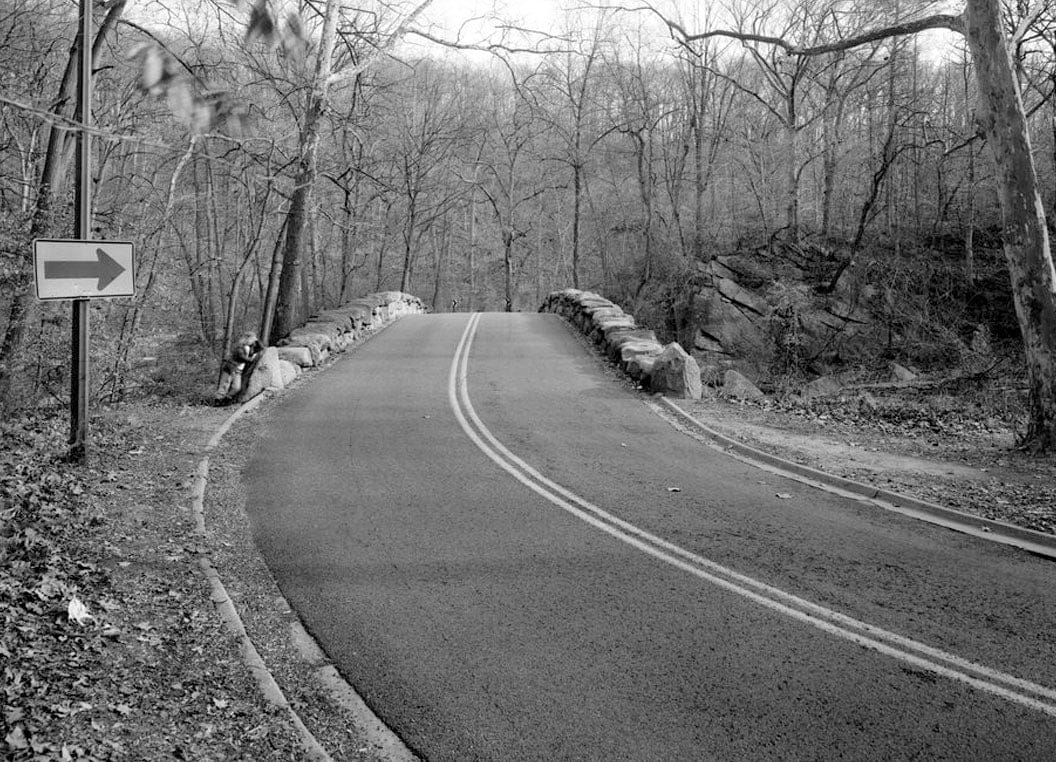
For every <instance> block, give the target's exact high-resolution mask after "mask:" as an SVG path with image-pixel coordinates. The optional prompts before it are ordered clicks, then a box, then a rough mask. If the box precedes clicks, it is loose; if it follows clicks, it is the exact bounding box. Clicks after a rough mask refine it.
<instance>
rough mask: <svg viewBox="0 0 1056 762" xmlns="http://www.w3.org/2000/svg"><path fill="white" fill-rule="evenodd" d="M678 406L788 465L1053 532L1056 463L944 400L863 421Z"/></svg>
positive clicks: (845, 406)
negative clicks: (1022, 447)
mask: <svg viewBox="0 0 1056 762" xmlns="http://www.w3.org/2000/svg"><path fill="white" fill-rule="evenodd" d="M681 404H682V407H683V409H684V410H686V411H687V412H689V413H690V414H692V415H694V416H695V417H697V418H698V419H700V420H701V421H702V422H704V423H706V424H707V425H708V426H710V427H711V428H713V429H715V430H716V431H719V432H720V433H722V434H725V435H727V436H730V437H733V438H735V439H738V440H740V441H742V442H745V443H746V444H750V445H752V446H753V447H756V448H758V449H761V450H763V451H765V452H769V453H772V454H774V455H778V456H780V457H783V458H786V459H788V460H791V461H794V462H797V463H801V464H803V465H806V466H811V467H813V468H817V469H820V470H822V471H825V472H828V473H831V474H834V475H836V476H842V477H845V478H848V479H853V480H855V481H859V482H863V483H866V484H870V485H873V486H876V487H882V488H884V489H888V490H892V491H895V492H901V493H904V494H906V495H909V496H911V497H916V498H919V499H921V500H926V501H928V502H932V503H937V504H939V505H942V506H945V507H948V508H954V509H956V510H959V511H964V512H966V513H970V514H973V515H976V516H982V517H985V518H988V519H995V520H998V521H1005V522H1008V523H1010V524H1016V525H1018V526H1022V527H1026V528H1028V529H1033V530H1035V531H1039V532H1047V533H1049V534H1053V533H1056V457H1054V456H1052V455H1049V456H1037V455H1031V454H1029V453H1025V452H1022V451H1019V450H1017V449H1015V447H1014V439H1015V437H1014V434H1013V432H1012V430H1011V429H1010V428H1008V427H1007V426H1004V425H1001V424H1000V423H998V422H995V421H993V420H989V421H987V420H984V421H983V422H980V419H979V418H978V417H965V416H964V415H963V414H961V413H959V412H958V411H956V410H955V409H954V410H951V409H950V406H949V404H948V403H946V402H944V401H942V402H940V403H939V404H937V405H936V404H924V405H921V404H919V403H915V404H913V405H909V406H906V405H904V404H901V403H900V402H898V401H895V402H889V404H888V406H887V407H888V410H889V411H893V410H895V409H897V410H898V414H897V415H891V414H889V415H883V414H881V415H877V414H876V411H875V410H873V409H870V410H869V411H868V412H867V413H866V414H864V415H863V413H862V410H861V406H860V404H859V402H858V400H857V399H855V398H849V399H844V400H839V399H837V400H834V401H829V402H826V403H822V404H820V405H816V404H811V405H797V404H791V405H787V404H786V405H779V404H776V403H773V402H772V401H763V402H757V403H746V402H739V401H732V400H726V399H723V398H721V397H719V396H717V395H714V394H711V395H706V397H705V398H704V399H703V400H701V401H699V402H691V401H682V403H681ZM907 410H909V411H912V412H911V413H908V414H907V412H906V411H907ZM921 411H924V412H923V414H920V413H921ZM892 418H901V419H902V420H897V421H892V420H891V419H892Z"/></svg>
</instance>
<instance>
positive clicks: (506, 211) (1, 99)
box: [0, 0, 1056, 446]
mask: <svg viewBox="0 0 1056 762" xmlns="http://www.w3.org/2000/svg"><path fill="white" fill-rule="evenodd" d="M426 5H427V6H428V4H426ZM685 5H690V4H685ZM693 5H696V4H693ZM701 8H703V4H701ZM715 8H716V9H715V11H714V13H713V15H712V16H711V17H707V16H704V15H701V14H702V13H703V11H701V12H700V13H698V14H697V15H693V14H691V13H689V12H688V11H687V10H686V9H685V8H683V9H681V11H680V10H679V9H678V8H675V7H669V6H660V5H657V6H656V7H655V8H649V7H645V6H644V5H643V6H641V7H638V5H637V4H635V7H634V8H632V7H631V6H630V5H628V6H626V7H622V8H621V7H616V6H612V7H605V8H601V7H592V8H580V9H579V10H577V11H575V12H571V11H570V12H568V13H565V14H564V15H561V16H559V17H555V19H554V20H553V23H552V25H551V26H550V27H549V28H547V29H545V30H539V29H534V30H533V29H526V28H524V26H523V25H518V24H517V23H516V22H513V21H511V22H510V23H508V24H507V25H505V26H504V27H501V28H500V30H499V31H498V32H496V33H495V35H494V36H493V37H492V38H491V39H490V41H489V42H486V43H480V42H477V41H476V40H471V39H469V37H468V36H467V35H463V36H461V37H460V36H459V35H458V33H457V31H456V32H452V31H450V29H447V28H439V27H436V26H430V25H429V22H428V11H429V8H428V7H425V8H422V7H417V6H414V5H411V4H407V5H400V4H399V3H385V2H379V3H376V4H374V5H373V6H372V7H371V8H369V9H363V8H359V7H357V8H353V6H352V5H351V4H342V3H340V2H338V1H337V0H329V1H324V0H317V1H314V0H311V1H307V2H300V3H299V4H298V3H294V4H291V5H290V6H289V7H284V8H282V9H278V8H275V7H273V6H271V5H269V4H266V3H264V2H260V3H257V4H256V5H248V4H243V5H235V4H232V3H229V2H221V0H201V2H180V0H164V2H159V3H151V4H147V3H140V2H136V1H135V0H129V2H125V0H107V2H105V3H96V10H95V13H96V25H95V28H96V38H95V40H94V41H93V45H94V47H93V50H94V72H95V100H94V120H95V140H94V154H93V157H94V181H95V188H94V191H95V196H94V208H93V220H92V229H93V231H94V233H95V237H97V238H99V239H110V240H129V241H132V242H134V243H135V246H136V251H137V266H138V272H137V291H138V293H137V296H136V298H135V299H124V300H115V301H112V302H110V301H99V302H93V309H92V319H93V335H92V342H93V343H92V356H93V363H94V366H93V371H94V375H93V397H94V398H95V399H98V400H120V399H122V398H125V397H127V396H129V395H140V394H147V393H151V394H154V393H163V394H164V393H173V392H175V391H180V392H181V393H185V392H186V389H187V388H189V387H193V386H194V385H195V384H198V385H200V386H202V387H203V388H204V386H205V385H208V383H209V382H210V381H211V379H212V375H213V374H214V373H215V369H216V364H217V361H218V360H219V358H220V357H222V356H223V354H224V352H225V348H226V347H228V346H229V345H230V342H231V337H232V334H233V333H237V332H239V331H241V330H245V329H247V328H249V329H253V330H258V331H260V332H261V333H262V334H263V335H264V336H265V337H269V336H270V337H271V338H272V339H277V338H281V336H282V335H284V333H285V332H286V331H288V330H289V328H290V327H292V326H294V325H296V324H297V323H298V321H302V320H303V319H304V318H305V316H307V315H308V314H309V313H310V312H312V311H314V310H318V309H322V308H325V307H327V306H331V305H333V304H336V303H339V302H340V301H342V300H344V299H348V298H351V297H353V296H356V295H358V294H361V293H364V292H367V291H375V290H402V291H408V292H411V293H414V294H416V295H418V296H420V297H421V298H422V299H423V300H425V301H426V303H428V304H430V305H431V307H432V309H433V310H434V311H447V310H450V309H457V310H504V309H513V310H535V309H536V308H537V307H538V305H539V303H540V302H541V300H542V298H543V297H544V296H545V294H546V293H548V292H549V291H550V290H553V289H558V288H566V287H572V286H575V287H578V288H583V289H590V290H595V291H598V292H600V293H603V294H604V295H606V296H608V297H609V298H611V299H614V300H616V301H617V302H619V303H620V304H622V305H624V306H625V307H626V308H627V309H628V311H630V312H633V313H635V314H636V315H638V316H639V317H640V319H642V320H643V321H644V322H647V323H648V324H649V325H650V327H653V328H654V329H656V330H657V331H658V332H660V333H662V334H664V335H665V336H666V337H667V338H669V339H684V336H685V335H686V331H687V326H686V321H687V320H688V319H689V318H688V317H687V315H688V314H689V313H690V312H691V310H688V308H687V305H689V304H692V301H693V299H694V297H695V296H696V295H697V294H698V293H699V292H701V291H702V290H703V289H706V288H708V287H709V286H710V284H709V282H708V281H709V278H710V271H709V269H708V263H710V262H711V261H712V260H714V259H715V258H717V257H723V258H726V257H736V258H737V261H738V262H739V263H740V266H741V272H742V274H743V273H744V272H745V271H746V269H747V270H748V271H750V270H751V269H752V266H753V264H752V263H755V264H757V265H758V266H759V268H760V270H759V272H760V273H762V272H763V271H764V270H765V273H766V275H765V276H764V275H762V274H760V275H759V277H758V278H756V279H755V280H754V281H753V279H752V277H751V276H750V274H749V276H748V277H747V282H745V281H742V283H741V285H742V286H745V287H746V288H754V289H756V291H757V292H758V293H760V294H762V295H764V296H765V298H767V299H768V300H769V302H770V303H771V305H772V306H774V308H775V312H774V314H775V315H778V316H781V315H782V314H784V315H786V316H787V313H788V310H789V309H792V308H794V307H795V306H796V305H797V304H799V303H806V302H809V301H810V300H811V299H813V298H815V297H816V296H817V295H826V294H833V293H838V292H839V291H840V289H851V290H854V291H855V293H861V292H862V290H861V288H857V287H856V288H855V289H852V287H851V285H848V284H858V285H859V286H860V285H862V284H868V286H869V288H868V304H865V303H864V302H863V303H862V305H860V306H862V307H863V308H867V309H868V312H869V315H870V320H872V321H875V322H876V323H877V324H878V325H881V326H883V329H884V330H883V332H882V333H883V336H884V341H883V342H882V343H880V344H879V345H877V346H876V347H875V348H874V350H875V351H874V352H873V354H874V355H875V357H876V358H877V359H881V358H882V359H897V360H900V361H903V362H907V363H912V364H914V365H916V366H917V367H920V368H921V369H923V370H935V369H945V370H949V371H951V372H953V371H956V370H958V369H971V370H973V372H978V371H979V370H986V369H987V368H990V367H997V365H996V364H997V363H999V361H1000V359H1001V358H1002V357H1005V358H1012V359H1011V360H1009V364H1006V365H1004V366H1001V368H1002V369H1003V371H1004V372H1005V373H1007V374H1009V375H1010V376H1011V377H1012V378H1013V379H1017V378H1018V382H1019V383H1021V384H1022V385H1023V388H1024V389H1025V390H1026V392H1025V399H1026V400H1027V401H1026V403H1025V404H1026V405H1027V406H1028V407H1029V408H1030V411H1031V416H1032V421H1033V425H1032V428H1031V433H1032V435H1033V436H1034V438H1035V439H1036V440H1038V441H1039V442H1040V443H1041V444H1042V446H1045V445H1051V443H1052V441H1053V432H1056V384H1054V381H1053V376H1054V375H1056V317H1054V314H1056V313H1054V310H1056V306H1054V301H1056V296H1054V293H1053V270H1052V257H1051V251H1050V248H1049V241H1048V237H1047V233H1046V213H1047V214H1048V217H1049V219H1051V218H1052V215H1053V213H1054V204H1056V182H1054V180H1056V99H1054V98H1053V92H1054V89H1056V16H1054V14H1053V9H1052V7H1051V6H1049V5H1046V4H1045V3H1043V2H1041V1H1040V0H1033V2H1027V1H1024V2H1018V3H1014V4H1013V3H1005V4H1004V5H1002V6H1000V7H999V6H998V5H997V4H996V2H992V1H991V0H972V2H969V4H968V6H967V7H966V8H964V9H960V8H953V9H952V11H950V10H949V9H943V8H938V7H932V6H925V5H921V4H919V3H907V2H905V0H876V1H875V2H867V3H860V2H856V3H853V4H852V3H848V2H840V1H832V0H810V1H809V2H805V3H796V4H789V5H786V4H784V3H781V2H774V1H773V0H746V1H745V2H739V3H733V4H730V5H729V6H724V7H723V8H722V10H721V11H719V10H718V6H715ZM940 11H943V12H948V13H954V14H956V13H960V15H943V13H940ZM991 12H992V13H991ZM988 13H991V16H992V18H991V16H987V14H988ZM991 21H992V23H990V22H991ZM918 22H919V23H918ZM492 23H498V22H492ZM77 27H78V24H77V8H76V3H74V2H71V0H0V77H2V79H0V268H2V270H0V272H2V278H3V291H2V295H0V329H2V330H3V343H2V346H0V352H2V356H0V365H2V368H3V371H2V372H0V393H2V395H3V398H4V400H5V402H6V404H7V405H8V406H9V407H19V406H32V405H36V404H48V403H54V402H55V401H56V400H59V399H62V398H64V397H65V395H66V393H67V384H68V381H67V375H68V372H69V371H68V366H69V358H68V341H69V339H68V335H69V326H68V322H69V316H68V314H67V313H68V308H67V307H65V306H64V305H59V306H55V305H51V304H48V305H41V304H39V303H37V302H36V301H35V299H34V298H33V294H32V291H33V289H32V273H31V268H30V262H29V257H30V251H31V241H32V240H33V239H34V238H48V237H50V238H66V237H75V236H74V235H73V234H72V209H73V178H74V175H75V172H74V167H73V163H74V162H73V157H74V142H75V136H76V130H75V129H73V128H74V127H75V126H76V118H75V116H74V113H75V112H74V103H75V95H76V93H75V90H76V88H75V83H76V76H75V75H76V72H75V61H76V50H77V41H76V33H77ZM928 28H931V29H932V30H933V31H928V32H919V31H918V30H920V29H928ZM456 29H457V27H456ZM934 29H940V30H942V31H941V32H936V31H934ZM719 30H721V31H722V33H721V34H711V32H715V31H719ZM873 30H884V31H883V33H882V34H871V32H872V31H873ZM890 32H912V33H909V34H897V35H894V36H891V34H889V33H890ZM987 34H989V35H990V36H989V37H988V36H986V35H987ZM1005 46H1007V49H1008V50H1009V51H1010V53H1011V55H1010V56H1007V57H1006V56H1004V54H1003V49H1004V48H1005ZM468 48H475V49H473V50H469V49H468ZM993 61H997V69H996V71H998V73H999V74H1000V71H1002V69H1001V64H1002V61H1005V62H1009V63H1010V64H1011V69H1010V76H1011V77H1012V78H1013V80H1012V81H1014V82H1018V90H1019V92H1020V93H1021V98H1020V99H1019V100H1016V101H1015V103H1012V105H1011V106H1009V105H1008V104H1007V103H1003V102H1000V101H999V100H998V99H997V98H998V96H999V95H1000V94H1001V92H1002V88H1003V86H1002V85H1001V84H1000V80H999V79H995V78H994V76H995V75H994V74H993V71H995V69H994V68H993V66H992V63H993ZM1006 68H1007V67H1006ZM995 83H996V84H995ZM1003 89H1004V91H1005V92H1006V94H1007V95H1008V97H1009V98H1013V96H1014V95H1015V88H1003ZM1013 100H1015V99H1014V98H1013ZM1010 102H1011V101H1010ZM1017 103H1018V104H1019V105H1018V106H1017V105H1016V104H1017ZM1017 111H1018V115H1020V116H1022V117H1024V118H1025V120H1026V121H1025V125H1026V130H1027V132H1028V133H1029V138H1030V143H1029V144H1027V143H1021V144H1015V140H1014V137H1015V134H1016V133H1015V129H1016V128H1015V124H1012V122H1014V121H1015V119H1014V117H1015V116H1016V113H1013V112H1017ZM1009 120H1011V122H1010V121H1009ZM1010 124H1011V126H1010ZM1006 133H1007V134H1008V135H1012V136H1013V139H1010V140H1011V141H1012V142H1009V140H1006V139H1005V137H1001V136H1004V135H1006ZM995 136H997V137H995ZM1017 145H1018V148H1017ZM1017 151H1018V153H1017ZM1024 159H1025V161H1026V163H1022V162H1023V160H1024ZM1016 162H1020V163H1016ZM1024 167H1028V168H1029V171H1030V172H1033V173H1035V176H1036V179H1037V182H1036V183H1034V184H1031V183H1026V185H1024V183H1025V182H1026V180H1029V179H1030V178H1027V177H1026V174H1025V170H1024ZM1017 199H1018V200H1017ZM1034 199H1040V206H1039V205H1038V204H1036V203H1034ZM1017 215H1018V216H1017ZM1023 215H1026V216H1027V217H1029V218H1030V219H1029V220H1027V221H1024V219H1025V218H1024V217H1023ZM1046 300H1047V301H1046ZM1017 309H1018V312H1017ZM782 310H784V312H782ZM782 338H787V336H786V335H785V334H781V335H780V336H776V338H775V340H777V341H780V340H781V339H782ZM783 349H785V350H787V349H788V347H787V346H785V347H783ZM777 354H778V355H779V356H780V357H781V358H783V361H782V362H780V363H778V362H767V363H758V362H757V363H756V365H757V366H759V367H760V368H762V370H761V371H760V372H761V373H764V374H769V375H776V374H788V373H795V374H801V375H804V376H809V375H810V374H811V373H814V374H817V373H821V372H824V371H825V370H828V369H827V368H819V367H817V364H816V363H815V364H814V365H812V361H813V360H816V358H809V357H806V358H798V359H799V360H802V362H799V361H796V362H790V361H789V357H788V353H787V352H784V353H782V352H778V353H777ZM768 357H770V356H769V355H768ZM749 359H751V358H749ZM792 359H797V358H792ZM856 359H857V360H858V361H861V362H864V361H865V360H864V359H863V358H862V357H858V358H856ZM991 361H992V362H991ZM1024 366H1026V371H1024V370H1023V368H1024ZM770 380H773V379H770Z"/></svg>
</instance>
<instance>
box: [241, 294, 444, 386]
mask: <svg viewBox="0 0 1056 762" xmlns="http://www.w3.org/2000/svg"><path fill="white" fill-rule="evenodd" d="M425 311H426V308H425V305H424V304H423V303H422V300H421V299H419V298H418V297H417V296H413V295H411V294H405V293H403V292H402V291H379V292H376V293H372V294H367V295H365V296H361V297H358V298H356V299H352V300H351V301H348V302H345V303H344V304H342V305H341V306H340V307H333V308H331V309H328V310H321V311H319V312H317V313H316V314H314V315H312V316H311V317H310V318H309V319H308V322H307V323H305V324H304V325H303V326H301V327H300V328H296V329H294V330H293V331H290V335H289V336H287V337H286V338H284V339H282V340H281V341H279V342H278V345H277V346H274V347H267V348H266V349H265V350H264V353H263V354H262V355H261V358H260V361H259V362H258V363H257V366H256V368H255V369H254V371H253V374H252V376H251V377H250V378H248V379H245V380H244V383H243V386H242V391H241V393H240V394H239V397H238V401H239V402H245V401H246V400H249V399H252V398H253V397H256V396H257V395H258V394H260V393H261V392H263V391H265V390H277V389H283V388H285V387H286V386H287V385H288V384H289V383H290V382H291V381H293V379H295V378H296V377H297V376H299V375H300V374H301V373H302V372H303V371H304V369H306V368H314V367H317V366H319V365H320V364H322V363H323V362H325V361H326V360H327V358H329V357H330V356H331V355H333V354H336V353H338V352H343V351H344V350H346V349H348V347H350V346H352V345H353V344H354V343H355V342H357V341H360V340H362V339H363V338H365V337H366V336H368V335H369V334H371V333H373V332H375V331H377V330H378V329H380V328H382V327H383V326H385V325H388V324H389V323H391V322H392V321H394V320H396V319H398V318H401V317H403V316H404V315H415V314H421V313H424V312H425Z"/></svg>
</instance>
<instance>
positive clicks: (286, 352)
mask: <svg viewBox="0 0 1056 762" xmlns="http://www.w3.org/2000/svg"><path fill="white" fill-rule="evenodd" d="M276 349H277V350H278V353H279V359H280V360H283V361H285V362H289V363H293V364H294V365H297V366H298V367H301V368H311V367H312V366H313V365H315V360H314V359H313V358H312V350H311V349H309V348H308V347H295V346H285V347H276Z"/></svg>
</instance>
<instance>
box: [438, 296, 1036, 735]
mask: <svg viewBox="0 0 1056 762" xmlns="http://www.w3.org/2000/svg"><path fill="white" fill-rule="evenodd" d="M480 319H481V314H480V313H479V312H477V313H473V315H472V316H471V317H470V319H469V322H468V323H467V324H466V328H465V330H464V331H463V333H462V337H461V340H460V341H459V343H458V347H457V348H456V350H455V357H454V360H453V361H452V363H451V371H450V373H449V375H448V389H447V393H448V401H449V402H450V404H451V409H452V410H453V411H454V414H455V418H456V419H457V420H458V423H459V425H460V426H461V427H462V430H463V431H465V433H466V435H467V436H468V437H469V438H470V440H472V441H473V443H474V444H475V445H476V446H477V447H478V448H479V449H480V450H481V452H483V453H484V454H485V455H486V456H487V457H488V458H489V459H491V460H492V461H493V462H494V463H495V464H496V465H497V466H499V468H501V469H502V470H504V471H506V472H507V473H508V474H510V476H512V477H513V478H514V479H516V480H517V481H519V482H520V483H521V484H523V485H525V486H526V487H528V489H530V490H532V491H533V492H535V493H536V494H538V495H540V496H541V497H543V498H545V499H546V500H548V501H549V502H551V503H552V504H554V505H555V506H557V507H558V508H561V509H562V510H564V511H567V512H568V513H570V514H572V515H573V516H575V517H577V518H578V519H580V520H582V521H584V522H586V523H587V524H590V525H591V526H593V527H595V528H596V529H599V530H601V531H602V532H605V533H606V534H608V535H611V536H612V537H614V538H616V539H618V540H620V541H621V542H624V543H626V544H627V545H630V546H631V547H634V548H637V549H638V550H640V551H642V552H643V553H646V554H648V555H650V556H652V557H653V558H656V559H657V560H659V561H662V562H663V563H666V564H670V565H671V566H674V567H676V568H678V569H681V570H683V571H685V572H687V573H689V574H692V575H693V576H695V577H697V578H698V579H700V580H702V581H704V582H708V583H710V584H712V585H715V586H717V587H720V588H722V589H724V590H727V591H729V592H731V593H734V594H736V595H738V596H741V597H742V598H746V599H748V600H749V601H752V602H753V603H756V604H758V605H760V606H763V607H765V608H767V609H770V610H771V611H774V612H776V613H778V614H781V615H783V616H786V617H789V618H790V619H794V620H796V621H799V622H802V623H804V624H807V625H810V626H812V627H815V628H817V629H819V630H821V631H823V632H826V633H828V634H830V635H833V636H835V637H838V638H841V639H843V640H847V641H850V642H851V643H855V644H857V645H859V646H862V647H863V648H868V649H870V650H873V651H876V652H878V653H881V654H884V655H885V656H888V657H891V658H893V659H897V660H898V661H901V662H903V663H905V664H908V665H910V666H913V667H915V668H917V669H921V670H926V671H928V672H931V673H934V674H936V675H940V676H942V677H945V678H948V679H951V680H955V681H958V682H961V683H965V684H967V685H970V686H971V687H973V688H975V689H977V690H981V691H985V692H987V693H990V694H993V695H995V696H999V697H1000V698H1003V699H1005V700H1007V701H1010V702H1012V703H1015V704H1019V705H1021V706H1024V707H1028V708H1030V709H1034V710H1037V711H1040V712H1044V713H1045V714H1047V715H1049V716H1051V717H1056V690H1053V689H1052V688H1046V687H1045V686H1043V685H1038V684H1036V683H1032V682H1030V681H1028V680H1023V679H1021V678H1018V677H1015V676H1013V675H1009V674H1006V673H1004V672H1000V671H998V670H995V669H991V668H989V667H986V666H983V665H981V664H976V663H975V662H972V661H969V660H967V659H963V658H961V657H959V656H956V655H954V654H950V653H947V652H945V651H943V650H941V649H939V648H934V647H932V646H928V645H926V644H924V643H920V642H918V641H915V640H912V639H910V638H907V637H904V636H902V635H898V634H897V633H893V632H890V631H888V630H884V629H882V628H880V627H876V626H874V625H871V624H868V623H866V622H862V621H859V620H857V619H854V618H853V617H849V616H847V615H845V614H841V613H839V612H837V611H833V610H832V609H829V608H826V607H825V606H821V605H819V604H817V603H813V602H811V601H808V600H806V599H804V598H800V597H798V596H795V595H793V594H791V593H788V592H785V591H784V590H781V589H779V588H776V587H773V586H772V585H768V584H766V583H764V582H760V581H759V580H756V579H754V578H752V577H749V576H746V575H744V574H740V573H739V572H736V571H734V570H733V569H729V568H727V567H725V566H722V565H721V564H718V563H716V562H714V561H711V560H709V559H707V558H704V557H703V556H700V555H697V554H696V553H693V552H691V551H688V550H686V549H684V548H681V547H679V546H678V545H675V544H673V543H671V542H668V541H667V540H664V539H663V538H661V537H657V536H656V535H654V534H651V533H649V532H646V531H645V530H643V529H640V528H639V527H637V526H635V525H633V524H630V523H628V522H626V521H624V520H622V519H620V518H618V517H616V516H613V515H612V514H610V513H608V512H607V511H605V510H603V509H602V508H600V507H598V506H596V505H594V504H593V503H591V502H589V501H588V500H585V499H584V498H582V497H580V496H579V495H576V494H575V493H573V492H572V491H570V490H568V489H566V488H564V487H562V486H561V485H560V484H557V483H555V482H553V481H551V480H550V479H548V478H547V477H546V476H544V475H543V474H541V473H539V471H537V470H536V469H535V468H533V467H532V466H531V465H529V464H528V463H526V462H525V461H523V460H522V459H521V458H519V457H517V456H516V455H515V454H514V453H512V452H510V450H509V449H507V448H506V446H505V445H503V444H502V443H501V442H500V441H499V440H498V439H496V438H495V436H494V435H493V434H492V433H491V431H489V430H488V427H487V426H485V425H484V423H483V422H482V421H481V420H480V418H479V417H478V416H477V413H476V411H475V410H474V409H473V403H472V402H471V401H470V399H469V389H468V379H467V367H468V364H469V353H470V349H471V347H472V345H473V339H474V337H475V336H476V333H477V328H478V326H479V325H480Z"/></svg>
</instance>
